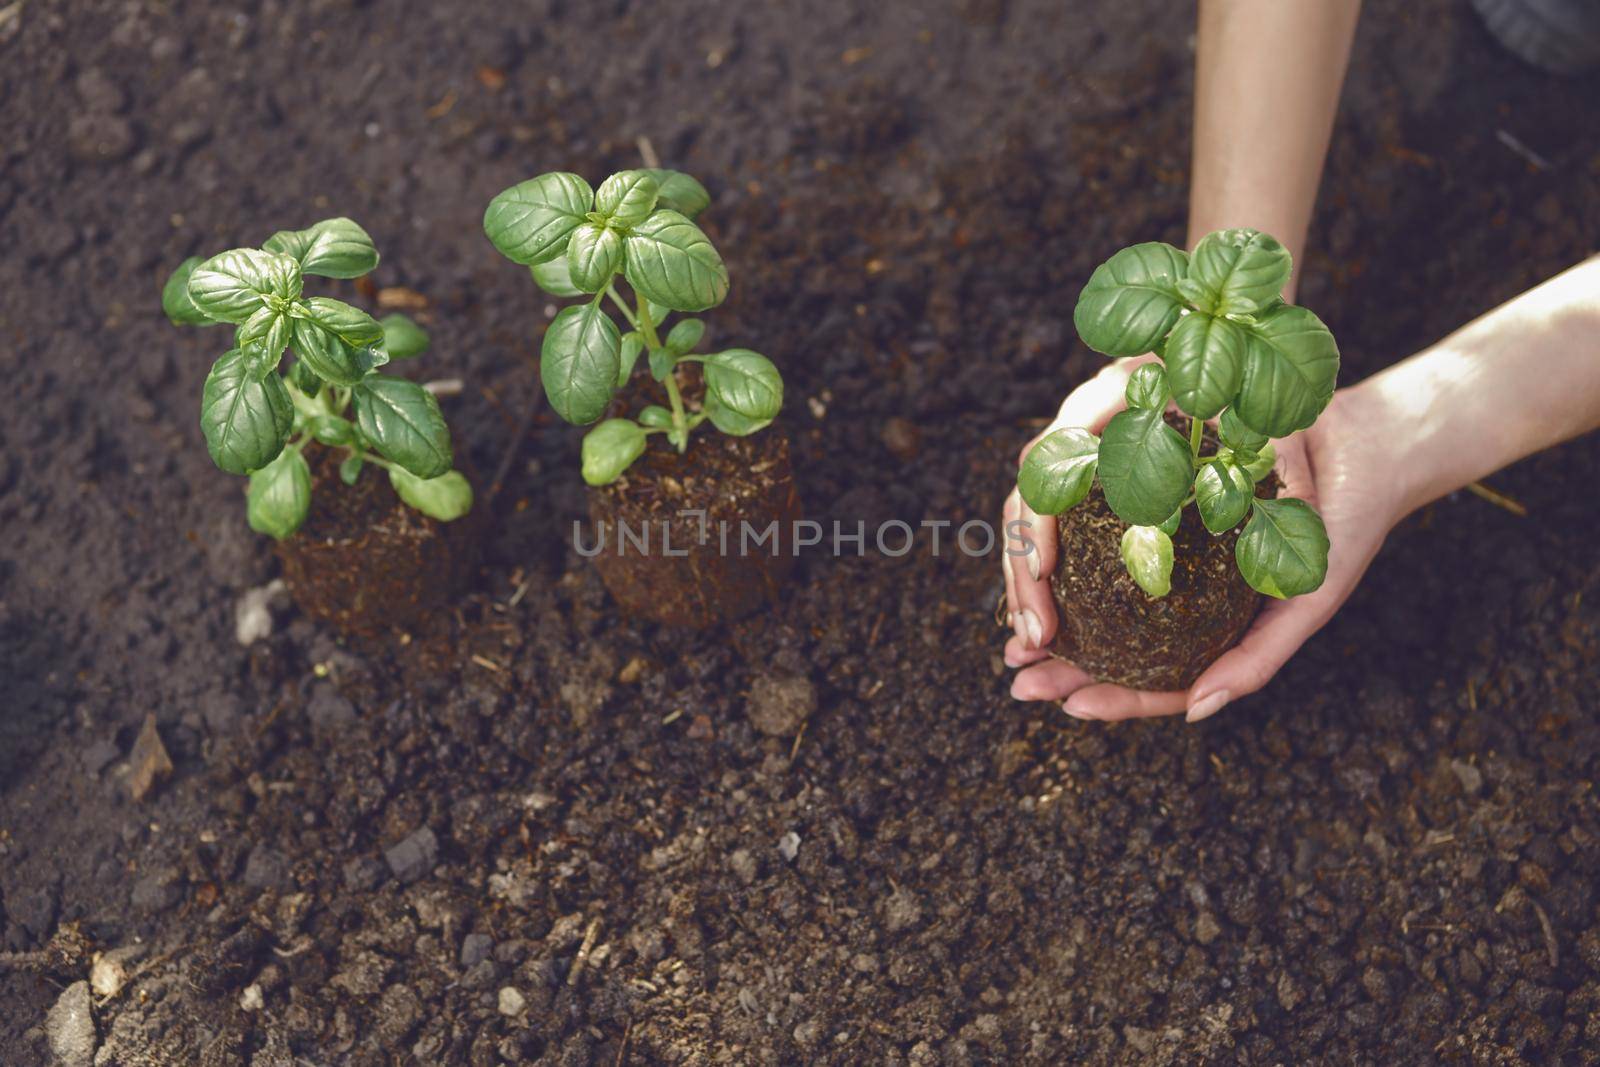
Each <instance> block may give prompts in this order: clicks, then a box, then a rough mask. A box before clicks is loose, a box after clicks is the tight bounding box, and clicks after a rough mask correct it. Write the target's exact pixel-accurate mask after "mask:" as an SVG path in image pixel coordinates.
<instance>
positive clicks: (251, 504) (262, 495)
mask: <svg viewBox="0 0 1600 1067" xmlns="http://www.w3.org/2000/svg"><path fill="white" fill-rule="evenodd" d="M310 510H311V468H309V467H307V466H306V458H305V457H304V456H302V455H301V454H300V450H299V449H297V448H289V449H285V450H284V451H283V452H281V453H279V455H278V458H277V459H275V460H273V461H272V462H271V463H269V464H267V465H266V466H265V467H262V468H261V469H260V470H258V471H256V472H255V473H254V474H252V475H250V493H249V496H248V497H246V499H245V518H246V519H247V520H249V523H250V529H252V530H254V531H255V532H256V533H263V534H267V535H268V536H270V537H275V538H277V539H278V540H279V541H282V540H283V539H284V538H286V537H290V536H293V534H294V532H295V531H296V530H298V529H300V524H301V523H303V522H305V521H306V514H307V513H308V512H309V511H310Z"/></svg>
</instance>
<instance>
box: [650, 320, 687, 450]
mask: <svg viewBox="0 0 1600 1067" xmlns="http://www.w3.org/2000/svg"><path fill="white" fill-rule="evenodd" d="M639 332H640V333H642V334H644V343H645V347H646V348H648V349H650V350H651V351H652V352H653V351H655V350H657V349H659V348H660V347H661V338H660V337H659V336H657V334H656V324H655V323H654V322H652V321H651V319H650V305H649V304H647V303H646V302H645V299H644V297H642V296H641V297H639ZM661 384H663V385H665V386H666V387H667V399H668V400H669V401H671V402H672V432H671V433H670V434H668V435H667V440H669V441H671V442H672V443H673V444H675V445H677V446H678V451H679V452H686V451H688V448H689V416H688V413H687V412H686V411H685V410H684V407H683V394H682V393H680V392H678V369H677V368H676V367H674V368H673V369H672V370H671V372H670V373H668V374H667V376H666V378H665V379H664V380H663V381H662V383H661Z"/></svg>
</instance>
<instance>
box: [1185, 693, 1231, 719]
mask: <svg viewBox="0 0 1600 1067" xmlns="http://www.w3.org/2000/svg"><path fill="white" fill-rule="evenodd" d="M1227 702H1228V691H1227V690H1226V689H1218V690H1217V691H1216V692H1215V693H1211V694H1209V695H1207V696H1203V697H1201V698H1200V699H1199V700H1196V701H1195V702H1194V703H1193V704H1190V705H1189V712H1188V714H1186V715H1185V716H1184V717H1183V718H1184V721H1185V722H1199V721H1200V720H1201V719H1209V718H1210V717H1211V716H1213V715H1215V714H1216V713H1217V712H1219V711H1221V710H1222V706H1223V705H1224V704H1226V703H1227Z"/></svg>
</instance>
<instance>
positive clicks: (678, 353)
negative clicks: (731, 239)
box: [483, 169, 783, 486]
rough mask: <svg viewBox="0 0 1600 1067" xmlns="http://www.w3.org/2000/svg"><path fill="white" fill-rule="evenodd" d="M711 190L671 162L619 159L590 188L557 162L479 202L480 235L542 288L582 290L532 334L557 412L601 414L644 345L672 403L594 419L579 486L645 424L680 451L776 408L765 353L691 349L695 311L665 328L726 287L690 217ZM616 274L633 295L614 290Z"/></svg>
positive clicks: (608, 475)
mask: <svg viewBox="0 0 1600 1067" xmlns="http://www.w3.org/2000/svg"><path fill="white" fill-rule="evenodd" d="M710 202H711V198H710V196H709V195H708V194H707V193H706V190H705V187H704V186H702V185H701V184H700V183H699V182H698V181H696V180H695V179H693V178H691V177H690V176H689V175H687V174H681V173H679V172H677V171H671V170H663V169H643V170H626V171H621V172H619V173H617V174H613V175H611V177H609V178H607V179H606V180H605V181H603V182H601V183H600V187H599V189H591V187H590V185H589V183H588V182H586V181H585V180H584V179H583V178H581V177H579V176H578V175H576V174H569V173H564V172H557V173H551V174H541V175H540V176H538V177H536V178H531V179H529V180H528V181H525V182H521V183H519V184H517V185H514V186H512V187H511V188H510V189H507V190H505V191H504V192H502V193H501V194H500V195H499V196H496V197H495V198H494V199H493V200H491V201H490V202H489V206H488V208H487V209H486V210H485V212H484V216H483V229H484V233H485V234H486V235H487V236H488V238H489V240H490V241H491V242H492V243H493V244H494V246H495V247H496V248H497V249H499V250H500V252H501V254H503V255H504V256H505V257H506V258H507V259H510V260H512V261H513V262H515V263H521V264H524V265H526V266H527V267H528V268H529V270H530V271H531V272H532V274H533V280H534V282H535V283H536V284H537V285H538V286H539V287H540V288H541V289H543V290H544V291H545V292H547V293H549V294H550V295H551V296H555V297H561V298H563V299H573V298H583V302H582V303H577V304H573V305H570V306H568V307H566V308H563V309H562V310H561V311H560V312H559V313H557V315H556V317H555V318H554V319H553V320H552V321H551V323H550V325H549V327H548V328H547V329H546V330H545V335H544V340H543V341H542V342H541V345H540V350H539V377H540V379H541V381H542V382H543V383H544V389H545V395H546V396H547V397H548V398H549V401H550V406H551V408H552V409H553V410H554V411H555V413H556V414H557V415H560V416H561V417H562V418H563V419H565V420H567V421H568V422H571V423H574V424H576V425H580V426H585V425H588V424H590V423H595V422H597V421H598V420H601V419H602V418H604V416H605V414H606V412H607V410H608V409H609V408H610V407H611V402H612V399H613V397H614V396H615V394H616V393H617V391H618V390H620V389H622V388H624V387H626V386H627V384H628V382H629V381H630V380H631V379H632V376H633V373H634V369H635V367H636V366H637V365H638V364H639V362H640V357H641V356H643V357H644V363H645V366H646V367H647V368H648V369H649V373H650V376H651V378H653V379H654V380H655V381H658V382H661V383H662V385H663V386H665V388H666V392H667V398H668V401H669V403H670V404H671V407H670V408H667V407H661V406H659V405H651V406H649V407H647V408H645V409H644V410H643V411H641V412H640V413H639V415H638V417H637V420H629V419H624V418H611V419H605V421H603V422H599V425H597V426H595V427H594V428H593V429H592V430H590V431H589V433H588V435H587V436H586V437H585V438H584V442H583V477H584V480H585V481H586V482H588V483H589V484H590V485H595V486H599V485H609V484H610V483H612V482H614V481H616V480H617V478H619V477H621V476H622V473H623V472H624V471H626V470H627V469H628V467H629V466H630V465H631V464H632V463H633V462H634V461H635V460H637V459H638V458H639V457H640V456H641V455H643V454H644V451H645V447H646V443H647V441H648V438H649V435H651V434H655V433H664V434H666V437H667V440H668V441H669V442H670V443H671V444H672V445H673V446H674V447H676V448H677V449H678V451H680V452H682V451H684V450H686V449H687V448H688V444H689V435H690V434H691V433H692V432H693V431H694V430H695V429H696V428H697V427H699V426H700V425H702V424H703V423H707V422H709V423H710V424H711V425H712V426H713V427H715V428H716V429H718V430H721V431H722V432H723V433H727V434H732V435H736V436H743V435H746V434H752V433H756V432H758V431H759V430H762V429H764V428H765V427H766V426H768V425H769V424H770V423H771V422H772V420H773V419H774V418H776V417H777V415H778V412H779V410H780V409H781V408H782V406H783V379H782V377H781V376H780V375H779V373H778V369H777V368H776V367H775V366H773V364H772V362H771V361H770V360H768V359H767V358H766V357H765V356H763V355H760V354H759V353H756V352H752V351H750V350H749V349H743V348H732V349H728V350H726V351H723V352H715V353H709V354H700V353H698V352H697V351H696V350H697V349H698V348H699V347H700V344H701V342H702V340H703V339H704V336H705V324H704V323H703V322H702V321H701V320H700V319H697V318H682V319H679V320H678V321H677V322H676V323H675V324H674V325H673V326H672V329H671V330H666V329H665V327H666V320H667V318H668V316H669V315H671V314H673V313H675V312H699V311H705V310H707V309H709V308H713V307H715V306H717V305H718V304H720V303H722V302H723V301H724V300H725V299H727V296H728V269H727V267H726V265H724V263H723V261H722V256H721V255H720V254H719V253H718V252H717V250H716V248H715V246H713V245H712V243H711V240H710V238H708V237H707V236H706V234H705V232H704V231H703V230H701V228H700V227H699V225H697V224H696V223H695V221H694V220H695V218H696V217H697V216H698V215H699V214H700V213H701V212H702V211H704V210H705V208H706V206H707V205H708V204H710ZM621 283H626V285H627V287H628V289H630V290H631V291H632V293H631V295H632V299H631V300H627V299H624V296H623V294H622V293H621V292H619V290H618V285H619V284H621ZM604 301H610V303H611V304H612V305H613V307H614V308H615V310H616V311H617V312H618V313H620V314H621V316H622V319H623V320H624V322H625V326H626V329H624V327H623V326H622V325H619V324H618V323H617V322H616V321H615V320H613V318H612V317H611V315H610V314H609V313H608V312H607V310H606V308H605V306H604ZM685 363H699V364H701V367H702V369H703V371H704V384H705V396H704V399H703V400H702V402H701V406H700V409H699V410H698V411H696V410H693V409H691V408H690V406H689V405H688V404H687V403H686V402H685V400H684V398H683V393H682V383H681V382H680V381H679V371H678V369H679V367H680V366H681V365H682V364H685Z"/></svg>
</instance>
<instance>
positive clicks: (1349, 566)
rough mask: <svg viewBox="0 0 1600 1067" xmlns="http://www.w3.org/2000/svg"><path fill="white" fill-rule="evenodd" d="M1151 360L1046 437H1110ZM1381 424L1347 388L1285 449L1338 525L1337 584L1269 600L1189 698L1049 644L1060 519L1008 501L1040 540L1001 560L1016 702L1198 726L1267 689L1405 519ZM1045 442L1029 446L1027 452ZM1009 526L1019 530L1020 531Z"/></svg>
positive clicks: (1330, 525)
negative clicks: (1059, 432)
mask: <svg viewBox="0 0 1600 1067" xmlns="http://www.w3.org/2000/svg"><path fill="white" fill-rule="evenodd" d="M1151 358H1153V357H1149V356H1144V357H1139V358H1136V359H1124V360H1118V361H1117V362H1115V363H1111V364H1108V365H1107V366H1106V367H1105V368H1104V369H1103V370H1101V372H1100V373H1099V374H1097V375H1096V376H1095V377H1094V378H1093V379H1091V380H1090V381H1088V382H1086V383H1084V384H1083V385H1081V386H1079V387H1078V388H1077V389H1075V390H1073V392H1072V394H1071V395H1069V396H1068V397H1067V399H1066V401H1065V402H1064V403H1063V404H1062V405H1061V410H1060V412H1059V413H1058V414H1057V416H1056V419H1055V421H1054V422H1052V423H1051V425H1050V426H1049V428H1047V429H1046V430H1045V432H1044V433H1043V434H1040V435H1039V437H1043V436H1045V434H1048V433H1050V432H1051V431H1053V430H1056V429H1059V428H1060V427H1062V426H1082V427H1084V428H1086V429H1088V430H1090V431H1091V432H1094V433H1099V432H1100V430H1101V429H1103V428H1104V426H1105V424H1106V423H1107V422H1108V421H1109V420H1110V418H1111V416H1112V415H1114V414H1116V413H1117V412H1118V411H1120V410H1122V408H1123V407H1124V406H1125V404H1124V399H1123V391H1124V389H1125V387H1126V384H1127V380H1128V376H1129V375H1130V374H1131V373H1132V372H1133V369H1134V368H1135V367H1137V366H1138V365H1139V364H1140V363H1144V362H1148V361H1149V360H1150V359H1151ZM1381 422H1382V418H1381V416H1379V415H1378V414H1377V413H1376V411H1375V410H1374V409H1372V408H1371V407H1370V406H1369V405H1367V404H1365V403H1364V402H1363V397H1362V394H1361V393H1360V392H1359V391H1358V390H1342V391H1340V392H1338V393H1336V394H1335V395H1334V398H1333V401H1332V403H1330V404H1329V405H1328V408H1327V410H1326V411H1324V412H1323V414H1322V416H1321V417H1320V418H1319V419H1318V420H1317V422H1316V423H1315V424H1314V425H1313V426H1312V427H1311V428H1310V429H1309V430H1306V431H1304V432H1303V433H1297V434H1294V435H1293V436H1291V437H1287V438H1284V439H1282V440H1280V441H1276V442H1274V444H1275V446H1276V449H1277V454H1278V458H1277V462H1276V464H1275V469H1276V471H1277V473H1278V477H1279V479H1280V480H1281V481H1282V483H1283V493H1284V495H1286V496H1293V497H1299V498H1300V499H1302V500H1305V501H1306V502H1307V503H1309V504H1310V505H1311V506H1313V507H1315V508H1316V509H1317V510H1318V511H1319V512H1320V513H1321V515H1322V521H1323V524H1324V525H1325V526H1326V527H1327V531H1328V540H1329V542H1330V544H1331V547H1330V549H1329V554H1328V575H1327V578H1326V579H1325V580H1324V581H1323V583H1322V586H1321V588H1319V589H1318V590H1317V591H1316V592H1314V593H1308V594H1306V595H1304V596H1298V597H1294V598H1292V599H1289V600H1271V601H1269V602H1268V603H1267V604H1265V605H1264V606H1263V607H1262V609H1261V613H1260V614H1259V615H1257V616H1256V619H1255V622H1254V623H1253V624H1252V625H1251V627H1250V629H1249V630H1248V631H1247V632H1246V633H1245V635H1244V637H1242V638H1241V639H1240V641H1239V643H1238V644H1237V645H1236V646H1234V647H1233V648H1232V649H1230V650H1229V651H1227V652H1225V653H1223V654H1222V655H1221V656H1220V657H1218V659H1217V661H1216V662H1215V663H1213V664H1212V665H1211V666H1210V667H1208V668H1206V670H1205V672H1204V673H1203V674H1201V676H1200V677H1199V678H1197V679H1196V680H1195V682H1194V684H1193V685H1191V686H1190V687H1189V689H1188V690H1187V691H1181V690H1173V691H1168V692H1146V691H1142V690H1136V689H1128V688H1126V687H1124V686H1120V685H1111V684H1108V683H1103V682H1096V681H1095V680H1094V679H1093V678H1092V677H1090V676H1089V675H1088V674H1087V673H1085V672H1084V671H1082V670H1080V669H1078V668H1077V667H1075V666H1073V665H1072V664H1071V663H1068V662H1067V661H1065V660H1060V659H1054V658H1052V657H1051V655H1050V653H1049V651H1048V648H1049V645H1050V643H1051V642H1052V641H1053V640H1055V636H1056V629H1057V620H1056V613H1055V599H1054V597H1053V595H1052V594H1051V591H1050V582H1049V579H1050V575H1051V573H1052V572H1053V571H1054V569H1055V563H1056V525H1055V520H1054V519H1053V518H1051V517H1049V516H1040V515H1037V514H1035V513H1034V512H1033V511H1032V509H1030V508H1029V507H1028V506H1027V504H1026V503H1025V502H1023V501H1022V499H1021V498H1020V496H1019V495H1018V494H1017V492H1016V491H1015V490H1013V491H1012V493H1011V495H1010V496H1009V497H1008V498H1007V499H1006V505H1005V519H1006V522H1007V523H1010V522H1012V521H1014V520H1021V521H1023V522H1026V523H1028V524H1030V525H1029V527H1028V529H1027V530H1025V531H1019V532H1021V533H1023V534H1024V535H1025V536H1026V535H1027V534H1031V537H1030V538H1029V540H1031V542H1032V543H1033V545H1034V551H1033V552H1031V553H1030V554H1029V555H1027V556H1025V557H1024V556H1018V557H1014V558H1013V557H1010V556H1006V555H1002V562H1003V567H1004V569H1005V572H1006V598H1007V600H1006V602H1007V604H1008V605H1009V606H1010V609H1011V613H1012V625H1013V629H1014V630H1015V631H1016V635H1015V636H1014V637H1012V638H1010V639H1009V640H1008V641H1007V642H1006V654H1005V658H1006V664H1007V665H1008V666H1011V667H1020V668H1022V670H1020V671H1019V672H1018V674H1017V676H1016V678H1015V680H1014V681H1013V682H1012V685H1011V695H1012V696H1013V697H1015V698H1016V699H1018V700H1052V701H1055V700H1061V701H1064V703H1063V705H1062V710H1064V711H1065V712H1066V713H1067V714H1068V715H1071V716H1073V717H1074V718H1079V719H1103V720H1108V721H1110V720H1117V719H1129V718H1142V717H1149V716H1156V715H1173V714H1176V713H1178V712H1180V711H1186V712H1187V716H1188V720H1189V721H1190V722H1198V721H1200V720H1201V719H1204V718H1207V717H1208V716H1211V715H1214V714H1215V713H1216V712H1217V711H1218V710H1219V709H1220V708H1222V707H1223V706H1224V705H1225V704H1228V703H1229V702H1231V701H1234V700H1237V699H1239V698H1240V697H1242V696H1245V695H1247V694H1249V693H1253V692H1255V691H1256V690H1258V689H1260V688H1261V687H1262V686H1264V685H1266V684H1267V682H1268V681H1270V680H1271V678H1272V676H1273V675H1275V674H1276V673H1277V672H1278V669H1279V668H1280V667H1282V666H1283V665H1284V663H1286V662H1287V661H1288V659H1289V657H1290V656H1292V655H1293V654H1294V653H1295V651H1296V650H1298V649H1299V647H1300V646H1301V645H1302V644H1304V643H1305V641H1306V640H1307V639H1308V638H1309V637H1310V636H1311V635H1312V634H1314V633H1316V632H1317V631H1318V630H1319V629H1321V628H1322V626H1323V624H1325V623H1326V622H1327V621H1328V620H1329V619H1330V618H1332V617H1333V613H1334V612H1335V611H1337V610H1338V609H1339V607H1340V606H1341V605H1342V604H1343V603H1344V602H1345V600H1346V599H1347V598H1348V597H1349V596H1350V593H1351V592H1352V591H1353V590H1354V589H1355V586H1356V583H1357V582H1359V581H1360V580H1361V576H1362V575H1363V574H1364V573H1366V569H1367V566H1368V564H1370V563H1371V562H1372V557H1373V556H1374V555H1376V554H1377V551H1378V548H1379V547H1380V546H1381V545H1382V544H1383V539H1384V538H1385V537H1386V536H1387V535H1388V532H1389V530H1390V529H1391V528H1392V527H1393V526H1394V524H1395V523H1396V522H1398V521H1399V519H1400V518H1401V516H1402V515H1403V514H1404V509H1405V503H1404V501H1405V494H1404V489H1403V486H1402V484H1401V479H1400V478H1397V477H1396V475H1395V471H1394V470H1393V467H1392V459H1393V453H1392V452H1390V451H1384V450H1383V449H1381V447H1380V445H1379V442H1382V441H1386V440H1387V439H1388V437H1387V436H1386V434H1385V433H1384V432H1383V428H1382V426H1381ZM1039 437H1036V438H1034V440H1033V441H1030V442H1029V443H1028V445H1027V447H1025V448H1024V449H1023V450H1022V455H1023V456H1026V455H1027V452H1028V448H1031V447H1032V446H1033V444H1034V442H1036V441H1038V440H1039ZM1386 457H1387V458H1386ZM1020 458H1021V457H1019V462H1020ZM1006 529H1007V531H1008V532H1010V531H1011V529H1012V527H1010V526H1009V525H1008V526H1007V527H1006ZM1010 544H1011V542H1010V541H1007V545H1008V547H1009V546H1010ZM1031 562H1036V563H1037V568H1038V569H1037V572H1035V570H1034V569H1033V568H1032V567H1030V566H1029V565H1028V564H1029V563H1031Z"/></svg>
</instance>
